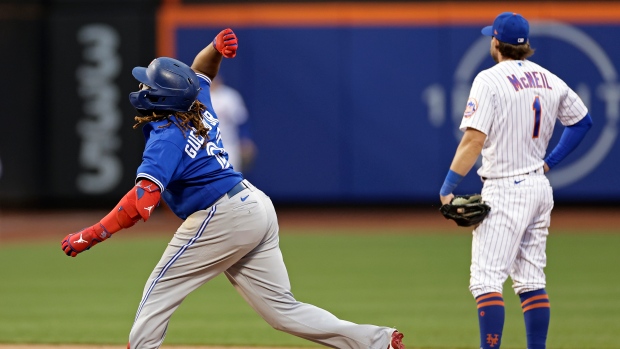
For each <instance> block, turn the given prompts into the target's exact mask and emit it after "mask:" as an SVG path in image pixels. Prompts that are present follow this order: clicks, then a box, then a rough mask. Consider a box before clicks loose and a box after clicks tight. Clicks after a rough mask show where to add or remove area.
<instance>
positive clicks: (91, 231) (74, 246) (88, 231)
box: [62, 227, 112, 257]
mask: <svg viewBox="0 0 620 349" xmlns="http://www.w3.org/2000/svg"><path fill="white" fill-rule="evenodd" d="M110 236H112V234H110V233H108V232H107V231H105V230H104V229H103V228H101V230H100V231H99V232H97V231H95V228H93V227H88V228H84V229H83V230H81V231H79V232H77V233H73V234H69V235H67V236H65V237H64V239H62V250H63V251H65V254H66V255H67V256H71V257H75V256H77V255H78V254H79V253H81V252H84V251H86V250H88V249H90V248H91V247H93V246H95V245H96V244H98V243H100V242H102V241H104V240H106V239H108V238H109V237H110Z"/></svg>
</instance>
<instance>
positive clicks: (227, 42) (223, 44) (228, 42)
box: [213, 28, 239, 58]
mask: <svg viewBox="0 0 620 349" xmlns="http://www.w3.org/2000/svg"><path fill="white" fill-rule="evenodd" d="M213 47H214V48H215V49H216V50H218V51H219V52H220V53H221V54H222V55H223V56H224V57H226V58H234V57H235V56H236V55H237V47H239V45H238V42H237V35H235V33H234V32H233V31H232V29H230V28H226V29H224V30H222V31H221V32H220V33H219V34H217V35H216V36H215V38H214V39H213Z"/></svg>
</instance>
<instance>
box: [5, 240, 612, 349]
mask: <svg viewBox="0 0 620 349" xmlns="http://www.w3.org/2000/svg"><path fill="white" fill-rule="evenodd" d="M459 231H460V232H462V235H457V234H455V232H456V231H453V232H452V233H451V234H446V233H445V232H443V233H437V232H430V231H429V232H428V233H425V234H415V235H411V234H408V233H407V231H405V230H403V231H398V230H389V231H383V232H382V231H372V230H367V231H364V232H363V233H364V234H361V235H353V234H351V231H336V230H334V231H325V230H323V231H320V232H318V231H313V230H295V231H291V230H288V231H283V232H282V236H281V247H282V250H283V253H284V258H285V261H286V263H287V267H288V270H289V274H290V278H291V283H292V285H293V293H294V294H295V296H296V298H297V299H298V300H300V301H303V302H307V303H312V304H314V305H317V306H320V307H322V308H325V309H327V310H329V311H331V312H332V313H334V314H335V315H337V316H338V317H340V318H342V319H346V320H350V321H354V322H358V323H372V324H377V325H385V326H394V327H397V328H398V329H399V330H401V331H402V332H403V333H405V343H406V344H407V345H408V348H412V349H418V348H445V349H456V348H459V349H460V348H477V344H478V339H477V337H478V324H477V317H476V310H475V303H474V300H473V298H472V296H471V295H470V293H469V291H468V289H467V286H468V282H469V254H470V240H471V235H470V233H469V232H468V231H465V230H459ZM366 233H367V234H366ZM167 241H168V239H166V238H161V237H156V238H152V239H151V240H144V239H136V238H135V237H133V238H132V237H131V234H130V233H129V232H127V233H125V234H122V233H121V234H118V236H115V238H113V239H111V240H109V241H106V242H105V243H104V244H102V245H98V246H96V247H95V248H94V249H93V250H92V251H88V252H86V253H84V254H82V255H80V256H78V257H77V258H68V257H66V256H65V255H64V254H63V253H62V251H61V250H60V245H59V244H58V243H53V244H51V243H50V244H47V243H42V244H31V245H28V246H27V245H9V246H3V247H0V265H1V266H2V268H1V269H0V343H20V342H23V343H95V344H106V343H107V344H124V343H126V341H127V337H128V333H129V329H130V328H131V324H132V322H133V317H134V315H135V311H136V309H137V306H138V303H139V301H140V297H141V295H142V288H143V286H144V283H145V282H146V278H147V277H148V274H149V273H150V271H151V269H152V268H153V266H154V265H155V264H156V263H157V261H158V260H159V257H160V254H161V252H162V251H163V249H164V248H165V246H166V243H167ZM619 246H620V234H597V233H596V232H590V233H589V234H587V235H585V234H583V235H578V234H570V233H561V234H560V233H557V232H554V233H552V235H551V236H550V238H549V246H548V251H547V252H548V267H547V275H548V287H547V290H548V292H549V295H550V299H551V306H552V308H551V311H552V320H551V328H550V334H549V335H550V338H549V342H548V348H549V349H560V348H566V349H569V348H570V349H610V348H620V335H619V333H620V299H619V298H620V278H619V277H618V276H619V273H618V267H619V266H620V254H619V253H618V251H617V250H618V247H619ZM510 283H511V281H510V280H508V282H507V283H506V287H505V291H504V297H505V301H506V325H505V329H504V338H503V345H502V348H504V349H517V348H525V336H524V331H525V330H524V325H523V319H522V315H521V309H520V305H519V302H518V298H517V297H516V296H515V295H514V293H513V292H512V289H511V288H510ZM165 343H166V344H168V345H171V344H200V345H211V344H213V345H215V344H221V345H252V346H261V345H263V346H266V345H270V346H283V347H285V346H297V347H304V346H305V347H317V345H315V344H312V343H310V342H306V341H304V340H301V339H298V338H295V337H293V336H291V335H288V334H284V333H281V332H278V331H276V330H273V329H271V328H270V327H269V326H268V325H267V324H266V323H265V322H264V321H263V320H262V319H261V318H260V317H259V316H258V315H256V314H255V313H254V312H253V311H252V310H251V309H250V307H249V306H248V305H247V304H245V303H244V301H243V300H242V298H241V297H240V296H239V295H238V294H237V293H236V291H235V290H234V289H233V287H232V286H231V285H230V284H228V282H227V280H226V279H225V278H224V277H223V276H220V277H218V278H216V279H215V280H214V281H212V282H211V283H209V284H207V285H205V286H203V287H202V288H200V289H199V290H197V291H196V292H194V293H193V294H191V295H190V296H189V297H188V298H187V299H186V300H185V302H184V303H183V304H182V305H181V307H180V308H179V310H178V311H177V312H176V313H175V315H174V316H173V318H172V321H171V323H170V327H169V330H168V336H167V338H166V342H165Z"/></svg>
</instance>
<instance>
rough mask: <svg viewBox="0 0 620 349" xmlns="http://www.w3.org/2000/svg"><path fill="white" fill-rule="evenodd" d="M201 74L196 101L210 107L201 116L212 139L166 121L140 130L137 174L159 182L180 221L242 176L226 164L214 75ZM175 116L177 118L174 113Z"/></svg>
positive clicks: (216, 196)
mask: <svg viewBox="0 0 620 349" xmlns="http://www.w3.org/2000/svg"><path fill="white" fill-rule="evenodd" d="M197 75H198V79H199V80H200V87H201V90H200V92H199V94H198V100H199V101H200V102H202V103H203V104H204V105H205V106H206V107H207V110H206V111H205V112H204V113H203V118H202V120H203V123H204V124H205V125H208V127H210V128H211V130H210V131H209V133H208V136H209V138H208V139H207V140H205V139H204V138H203V137H201V136H198V135H196V134H195V129H194V130H192V131H191V132H187V131H182V130H181V129H179V128H178V127H177V126H175V125H170V126H168V127H165V128H160V126H163V125H166V124H167V123H168V121H167V120H161V121H155V122H149V123H148V124H146V125H144V128H143V129H142V131H143V132H144V137H145V138H146V146H145V149H144V154H143V155H142V164H140V166H139V167H138V170H137V176H136V179H138V178H146V179H149V180H151V181H152V182H154V183H155V184H157V185H158V186H159V188H161V191H162V198H163V199H164V201H165V202H166V204H168V206H169V207H170V209H171V210H172V212H174V213H175V214H176V215H177V216H179V217H180V218H182V219H185V218H187V217H188V216H189V215H191V214H192V213H194V212H196V211H199V210H204V209H206V208H207V207H209V206H211V205H212V204H213V203H214V202H215V201H217V200H218V199H219V198H220V197H221V196H222V195H224V194H226V193H227V192H228V191H229V190H230V189H231V188H232V187H234V186H235V185H236V184H237V183H239V182H240V181H241V180H243V176H242V174H241V173H239V172H236V171H235V170H234V169H233V168H232V166H231V165H230V163H229V162H228V154H227V153H226V151H225V150H224V146H223V144H222V139H221V136H220V129H219V121H218V120H217V116H216V114H215V112H214V111H213V106H212V105H211V95H210V93H209V88H210V86H211V79H209V78H208V77H207V76H205V75H203V74H197ZM171 119H173V120H175V121H176V119H175V117H174V116H171ZM204 142H207V143H206V148H205V147H204V146H203V145H204Z"/></svg>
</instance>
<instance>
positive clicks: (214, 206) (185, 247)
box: [62, 29, 405, 349]
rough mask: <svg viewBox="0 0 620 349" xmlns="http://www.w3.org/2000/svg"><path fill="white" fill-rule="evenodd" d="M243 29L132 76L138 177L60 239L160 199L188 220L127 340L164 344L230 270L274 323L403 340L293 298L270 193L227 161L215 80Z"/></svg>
mask: <svg viewBox="0 0 620 349" xmlns="http://www.w3.org/2000/svg"><path fill="white" fill-rule="evenodd" d="M237 47H238V44H237V37H236V35H235V33H234V32H233V31H232V30H231V29H225V30H223V31H221V32H220V33H219V34H218V35H217V36H216V37H215V39H214V40H213V42H212V43H210V44H209V45H208V46H207V47H205V48H204V49H203V50H202V51H201V52H199V53H198V55H197V56H196V57H195V59H194V62H193V64H192V66H191V68H190V67H189V66H187V65H185V64H184V63H182V62H180V61H178V60H175V59H172V58H166V57H160V58H157V59H155V60H153V61H152V62H151V63H150V64H149V66H148V67H147V68H144V67H136V68H134V69H133V72H132V73H133V76H134V77H135V78H136V79H137V80H138V81H139V82H140V90H139V91H137V92H132V93H130V95H129V98H130V102H131V104H132V105H133V106H134V107H135V108H136V110H137V111H138V113H139V114H140V116H137V117H136V118H135V119H136V121H137V124H136V125H134V128H135V127H137V126H139V125H143V133H144V135H145V137H146V145H145V150H144V154H143V157H142V163H141V164H140V166H139V167H138V170H137V176H136V184H135V186H134V187H133V188H132V189H131V190H129V192H128V193H127V194H126V195H125V196H124V197H123V198H122V199H121V200H120V202H119V203H118V205H117V206H116V207H115V208H114V209H113V210H112V211H111V212H110V213H109V214H108V215H107V216H105V217H104V218H103V219H102V220H101V221H100V222H98V223H96V224H94V225H93V226H91V227H88V228H85V229H83V230H82V231H80V232H78V233H75V234H69V235H67V236H66V237H65V238H64V239H63V240H62V249H63V250H64V252H65V253H66V254H67V255H69V256H72V257H75V256H77V255H78V254H79V253H81V252H84V251H86V250H88V249H90V248H91V247H93V246H95V245H96V244H98V243H101V242H103V241H105V240H106V239H108V238H110V237H111V236H112V234H114V233H116V232H118V231H119V230H121V229H123V228H129V227H131V226H133V225H134V224H135V223H136V222H138V221H139V220H140V219H143V220H144V221H146V220H148V218H149V217H150V215H151V213H152V211H153V209H154V208H155V207H157V206H158V204H159V201H160V198H163V199H164V200H165V202H166V203H167V204H168V206H169V207H170V209H171V210H172V211H173V212H174V213H175V214H176V215H177V216H179V217H180V218H182V219H184V222H183V223H182V224H181V226H180V227H179V228H178V230H177V231H176V232H175V233H174V237H173V238H172V240H171V241H170V243H169V244H168V247H167V248H166V250H165V251H164V253H163V255H162V257H161V260H160V261H159V263H158V264H157V266H156V267H155V269H154V270H153V272H152V273H151V275H150V277H149V278H148V281H147V282H146V285H145V287H144V292H143V295H142V300H141V301H140V304H139V306H138V310H137V312H136V317H135V321H134V323H133V327H132V329H131V332H130V335H129V344H128V345H127V348H131V349H134V348H137V349H150V348H159V347H160V346H161V345H162V342H163V341H164V337H165V336H166V330H167V327H168V321H169V320H170V317H171V316H172V314H173V313H174V311H175V310H176V309H177V307H178V306H179V305H180V304H181V302H182V301H183V299H184V298H185V297H186V296H187V295H188V294H189V293H190V292H192V291H194V290H195V289H197V288H198V287H200V286H201V285H203V284H204V283H206V282H208V281H209V280H211V279H213V278H214V277H216V276H217V275H219V274H221V273H224V274H225V275H226V277H227V278H228V279H229V280H230V282H231V283H232V284H233V285H234V287H235V288H236V289H237V291H238V292H239V293H240V294H241V295H242V296H243V298H244V299H245V300H246V301H247V302H248V303H249V304H250V306H251V307H252V308H253V309H254V310H255V311H256V312H258V313H259V314H260V315H261V316H262V317H263V319H265V321H267V322H268V323H269V324H270V325H271V326H273V327H274V328H275V329H278V330H281V331H284V332H287V333H290V334H293V335H295V336H298V337H301V338H304V339H307V340H310V341H313V342H316V343H319V344H322V345H325V346H327V347H332V348H355V349H362V348H363V349H368V348H372V349H387V348H394V349H404V348H405V346H404V345H403V343H402V338H403V335H402V334H401V333H399V332H398V331H396V330H395V329H393V328H389V327H379V326H374V325H358V324H355V323H351V322H348V321H344V320H340V319H338V318H337V317H335V316H334V315H332V314H331V313H329V312H327V311H326V310H323V309H320V308H318V307H315V306H313V305H310V304H306V303H301V302H299V301H297V300H296V299H295V298H294V297H293V294H292V293H291V285H290V282H289V278H288V274H287V271H286V267H285V265H284V261H283V258H282V253H281V252H280V248H279V244H278V241H279V239H278V222H277V217H276V212H275V210H274V207H273V204H272V203H271V200H270V199H269V197H268V196H267V195H265V194H264V193H263V192H262V191H260V190H259V189H258V188H256V187H255V186H253V185H252V184H251V183H249V182H248V181H247V180H245V179H244V178H243V176H242V174H241V173H239V172H236V171H235V170H234V169H233V168H232V166H231V165H230V163H229V162H228V155H227V153H226V150H225V149H224V146H223V143H222V139H221V136H220V129H219V128H218V119H217V116H216V114H215V113H214V111H213V107H212V105H211V97H210V94H209V87H210V84H211V81H212V79H213V78H214V77H215V76H216V74H217V72H218V70H219V67H220V63H221V61H222V57H226V58H233V57H235V56H236V52H237Z"/></svg>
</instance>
